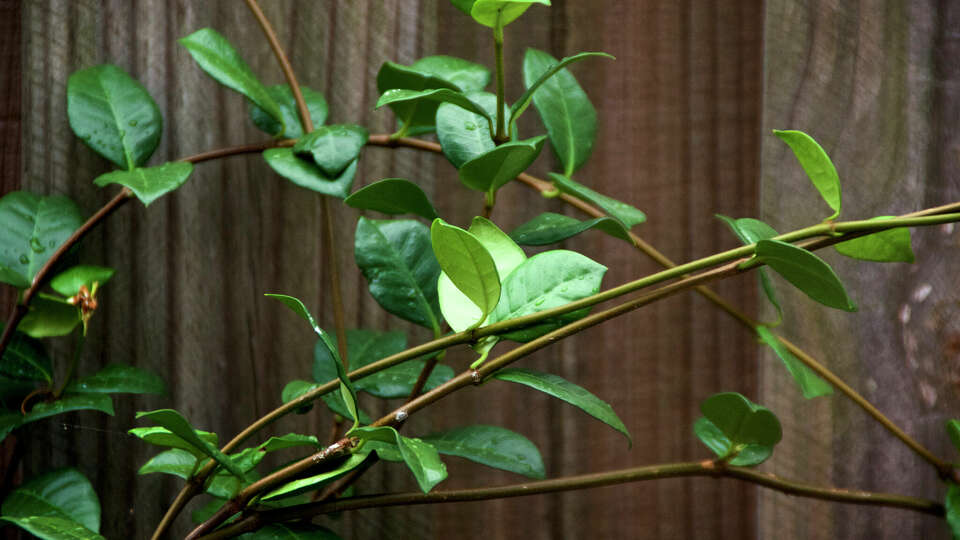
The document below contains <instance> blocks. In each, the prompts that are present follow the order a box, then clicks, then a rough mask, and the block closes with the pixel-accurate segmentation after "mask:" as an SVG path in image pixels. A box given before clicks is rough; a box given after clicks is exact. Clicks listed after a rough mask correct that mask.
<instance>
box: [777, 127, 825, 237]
mask: <svg viewBox="0 0 960 540" xmlns="http://www.w3.org/2000/svg"><path fill="white" fill-rule="evenodd" d="M773 133H774V135H776V136H777V137H779V138H780V139H781V140H782V141H783V142H785V143H787V145H789V146H790V149H791V150H793V155H794V156H796V158H797V161H799V162H800V166H801V167H803V170H804V172H806V173H807V177H809V178H810V181H811V182H813V186H814V187H816V188H817V191H819V192H820V195H821V196H822V197H823V200H824V201H826V202H827V204H828V205H830V208H831V209H833V211H834V213H833V215H832V216H830V217H828V218H827V219H828V220H829V219H834V218H836V217H837V216H839V215H840V176H839V175H837V169H836V168H835V167H834V166H833V162H832V161H830V157H829V156H828V155H827V153H826V152H825V151H824V150H823V148H822V147H821V146H820V145H819V144H817V141H815V140H813V137H811V136H809V135H807V134H806V133H804V132H802V131H780V130H776V129H775V130H773Z"/></svg>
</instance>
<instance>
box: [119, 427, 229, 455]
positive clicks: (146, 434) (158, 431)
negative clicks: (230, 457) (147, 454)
mask: <svg viewBox="0 0 960 540" xmlns="http://www.w3.org/2000/svg"><path fill="white" fill-rule="evenodd" d="M193 432H194V434H195V435H196V436H197V438H198V439H200V440H201V441H203V442H204V443H205V444H206V445H210V446H214V447H216V446H217V434H216V433H210V432H209V431H202V430H199V429H195V430H193ZM128 433H130V434H131V435H133V436H134V437H137V438H139V439H143V441H144V442H146V443H149V444H153V445H156V446H169V447H171V448H178V449H181V450H186V451H188V452H190V453H191V454H193V455H194V456H196V457H203V456H206V455H207V454H206V452H204V451H203V450H202V449H201V448H200V447H198V446H197V445H195V444H193V443H192V442H187V441H185V440H184V439H183V438H182V437H180V436H179V435H175V434H174V433H173V432H172V431H170V430H169V429H167V428H165V427H159V426H154V427H142V428H133V429H131V430H129V431H128Z"/></svg>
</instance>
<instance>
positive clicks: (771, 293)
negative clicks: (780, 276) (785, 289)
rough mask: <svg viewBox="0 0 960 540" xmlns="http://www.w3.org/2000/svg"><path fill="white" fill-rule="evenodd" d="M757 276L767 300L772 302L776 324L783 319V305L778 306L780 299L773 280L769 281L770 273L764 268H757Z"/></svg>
mask: <svg viewBox="0 0 960 540" xmlns="http://www.w3.org/2000/svg"><path fill="white" fill-rule="evenodd" d="M757 277H758V278H759V280H760V288H761V289H762V290H763V294H765V295H766V296H767V300H769V301H770V303H771V304H773V308H774V309H775V310H777V324H779V322H780V321H782V320H783V307H781V306H780V300H779V298H777V291H776V289H774V288H773V282H772V281H770V274H769V273H768V272H767V269H766V268H757Z"/></svg>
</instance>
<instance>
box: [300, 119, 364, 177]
mask: <svg viewBox="0 0 960 540" xmlns="http://www.w3.org/2000/svg"><path fill="white" fill-rule="evenodd" d="M369 137H370V133H369V132H368V131H367V130H366V129H364V128H362V127H360V126H357V125H353V124H336V125H332V126H321V127H319V128H317V129H315V130H314V131H312V132H310V133H308V134H307V135H304V136H303V137H302V138H301V139H300V140H299V141H297V144H295V145H294V147H293V153H294V154H296V155H298V156H300V157H308V156H313V162H314V163H315V164H316V165H317V166H318V167H320V172H321V173H323V175H324V176H326V177H327V178H336V177H338V176H340V174H341V173H343V170H344V169H346V168H347V167H348V166H349V165H350V164H351V163H352V162H353V161H355V160H356V159H357V158H358V157H360V150H362V149H363V145H365V144H367V139H368V138H369Z"/></svg>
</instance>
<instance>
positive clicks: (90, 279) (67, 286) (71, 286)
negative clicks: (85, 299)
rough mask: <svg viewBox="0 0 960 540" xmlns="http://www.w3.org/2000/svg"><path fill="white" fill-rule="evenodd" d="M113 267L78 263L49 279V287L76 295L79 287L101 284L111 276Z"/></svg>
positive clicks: (65, 293)
mask: <svg viewBox="0 0 960 540" xmlns="http://www.w3.org/2000/svg"><path fill="white" fill-rule="evenodd" d="M114 272H116V270H114V269H113V268H107V267H106V266H92V265H79V266H74V267H73V268H70V269H68V270H64V271H63V272H61V273H59V274H57V275H56V277H54V278H53V279H51V280H50V288H51V289H53V290H55V291H57V292H58V293H60V294H62V295H64V296H76V294H77V293H79V292H80V287H83V286H85V287H87V289H88V290H92V289H93V284H94V283H98V284H100V285H103V284H104V283H106V282H108V281H110V278H112V277H113V274H114Z"/></svg>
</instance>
